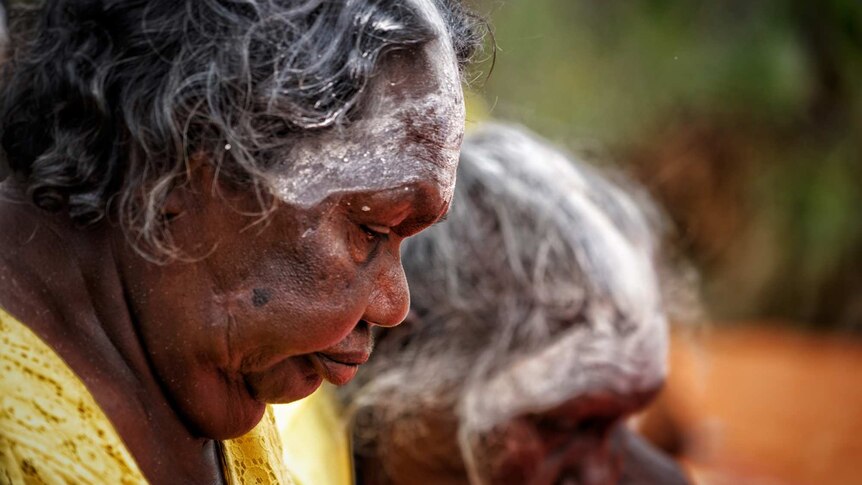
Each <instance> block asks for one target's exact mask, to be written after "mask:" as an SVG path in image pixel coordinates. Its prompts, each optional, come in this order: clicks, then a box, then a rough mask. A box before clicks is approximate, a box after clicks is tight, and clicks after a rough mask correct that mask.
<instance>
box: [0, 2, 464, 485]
mask: <svg viewBox="0 0 862 485" xmlns="http://www.w3.org/2000/svg"><path fill="white" fill-rule="evenodd" d="M30 3H33V2H30ZM10 26H11V27H10V32H11V44H10V47H11V51H10V55H9V60H8V61H7V62H6V64H5V65H4V74H3V78H2V85H0V90H2V91H0V145H2V150H3V152H4V159H5V162H6V163H7V164H8V169H9V173H10V175H9V177H8V179H7V180H6V181H5V182H4V183H3V184H2V186H0V190H2V201H0V227H2V228H3V229H2V231H0V308H2V311H0V483H10V482H11V483H142V482H145V481H151V482H154V483H225V482H227V483H278V482H281V483H289V482H290V478H289V475H288V473H287V472H286V471H285V470H284V469H283V467H282V465H281V463H280V461H279V456H280V452H279V451H278V444H277V439H276V438H275V436H274V429H273V427H272V423H271V418H270V417H269V416H270V414H269V413H268V411H267V407H268V404H269V403H278V402H287V401H291V400H296V399H299V398H302V397H304V396H306V395H308V394H309V393H311V392H312V391H314V390H315V389H316V388H317V387H318V386H319V385H320V383H321V381H322V380H324V379H325V380H327V381H330V382H332V383H334V384H343V383H345V382H347V381H349V380H350V379H351V378H352V377H353V376H354V374H355V373H356V371H357V367H358V366H359V365H360V364H362V363H363V362H365V360H366V359H367V358H368V356H369V352H370V346H371V341H370V330H371V328H372V327H373V326H376V325H379V326H393V325H396V324H398V323H399V322H400V321H401V320H402V318H403V317H404V315H405V314H406V312H407V307H408V293H407V287H406V283H405V278H404V274H403V271H402V268H401V263H400V257H399V247H400V245H401V243H402V241H403V240H404V239H405V238H407V237H409V236H411V235H413V234H415V233H417V232H419V231H421V230H423V229H424V228H426V227H428V226H429V225H431V224H432V223H434V222H435V221H436V220H438V219H439V218H440V217H441V216H442V215H443V214H444V213H445V212H446V211H447V208H448V206H449V202H450V200H451V198H452V192H453V184H454V179H455V167H456V164H457V156H458V150H459V145H460V142H461V138H462V132H463V123H464V109H463V102H462V93H461V88H460V78H459V65H461V64H462V63H463V61H464V60H465V59H466V58H467V57H468V56H469V54H470V50H471V48H472V46H473V43H474V42H475V36H474V35H473V29H472V26H471V23H470V19H469V17H468V16H467V15H466V14H465V12H464V11H463V10H462V9H461V8H460V7H459V6H458V4H457V3H455V2H454V1H446V0H433V1H432V0H352V1H344V2H341V1H338V2H332V1H320V0H181V1H176V0H172V1H167V0H135V1H117V0H48V1H46V2H44V5H42V6H41V7H37V8H36V7H26V8H25V7H23V6H18V7H16V6H15V3H14V2H13V3H12V5H11V6H10Z"/></svg>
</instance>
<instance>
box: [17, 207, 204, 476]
mask: <svg viewBox="0 0 862 485" xmlns="http://www.w3.org/2000/svg"><path fill="white" fill-rule="evenodd" d="M0 227H7V228H13V230H11V231H4V233H3V234H2V235H0V276H3V277H5V281H11V282H12V284H11V285H2V286H0V307H2V308H3V309H5V310H6V311H7V312H9V313H10V314H12V315H13V316H15V317H16V318H18V319H19V320H20V321H21V322H22V323H24V324H25V325H26V326H28V327H29V328H30V329H31V330H33V331H34V332H35V333H36V334H37V335H39V336H40V337H41V338H42V339H43V340H44V341H45V342H46V343H47V344H48V346H49V347H51V348H52V349H53V350H54V351H55V352H57V354H58V355H60V357H61V358H63V360H64V361H65V362H66V363H67V364H68V365H69V367H70V368H71V369H72V370H73V371H74V372H75V374H77V375H78V377H80V378H81V380H82V381H83V383H84V384H85V386H86V387H87V389H88V390H89V391H90V393H91V394H92V395H93V397H94V398H95V400H96V402H97V403H98V404H99V406H100V407H101V408H102V410H103V411H104V412H105V415H106V416H107V417H108V418H109V419H110V420H111V422H112V424H113V425H114V427H115V428H116V430H117V432H118V433H119V434H120V436H121V438H122V439H123V441H124V442H125V443H126V445H127V446H128V448H129V450H130V451H131V453H132V455H133V456H134V457H135V459H136V461H137V462H138V465H139V466H140V467H141V469H142V471H143V472H144V473H145V475H147V476H148V478H150V479H152V480H154V481H155V482H161V481H163V480H161V478H165V477H166V476H168V477H173V478H176V477H177V476H178V475H179V476H182V475H184V474H186V473H187V474H188V475H189V476H194V477H195V478H196V479H200V478H201V477H202V476H208V475H206V474H205V473H206V472H210V473H212V471H213V470H215V471H216V473H217V472H218V469H219V468H218V463H217V460H215V457H216V455H215V453H214V452H213V451H214V443H213V442H212V441H211V440H206V439H202V438H198V437H195V436H194V435H193V433H192V432H191V431H190V430H189V429H188V427H187V426H186V425H185V423H184V422H183V421H182V419H180V417H179V416H178V414H177V413H176V412H175V411H174V409H173V408H172V407H171V405H170V399H169V398H168V396H167V395H166V394H165V393H164V391H163V388H162V386H161V384H160V382H159V381H158V380H157V379H156V377H155V374H154V373H153V372H152V369H151V367H150V364H149V359H148V357H147V355H148V354H147V352H146V349H145V347H144V345H143V343H142V341H141V339H140V336H139V334H138V332H137V327H136V324H135V323H134V320H133V319H132V317H131V313H130V311H129V307H128V304H127V300H126V297H125V291H124V283H123V280H122V276H121V272H120V271H119V267H120V262H121V261H120V260H121V255H122V254H123V252H122V249H121V247H120V245H124V244H125V241H124V240H123V239H122V236H121V235H120V234H119V233H118V231H117V229H116V228H113V227H111V225H110V224H109V223H107V222H106V223H102V224H100V225H98V226H96V227H93V228H85V229H81V228H76V227H74V225H73V224H71V222H69V221H68V218H67V217H66V216H64V215H57V216H53V215H50V214H46V213H44V212H43V211H41V210H39V209H36V208H34V207H33V206H32V205H30V204H19V203H14V202H8V201H0ZM213 465H214V466H213ZM184 471H185V472H186V473H183V472H184Z"/></svg>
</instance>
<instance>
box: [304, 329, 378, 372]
mask: <svg viewBox="0 0 862 485" xmlns="http://www.w3.org/2000/svg"><path fill="white" fill-rule="evenodd" d="M373 347H374V341H373V339H372V337H371V331H370V329H369V327H368V324H366V323H365V322H360V324H359V325H357V327H356V329H355V330H354V331H353V332H351V333H350V335H348V336H347V337H346V338H345V339H344V340H342V341H341V342H339V343H337V344H336V345H334V346H333V347H330V348H328V349H324V350H322V351H320V352H315V353H313V354H310V355H309V356H308V359H309V361H310V362H311V364H312V365H313V366H314V369H315V370H316V371H317V373H318V374H320V376H321V377H323V378H324V379H326V380H327V381H329V382H330V383H332V384H334V385H336V386H342V385H344V384H347V383H348V382H350V380H351V379H353V377H354V376H356V372H357V371H358V370H359V366H360V365H362V364H364V363H366V362H368V359H369V358H370V357H371V350H372V348H373Z"/></svg>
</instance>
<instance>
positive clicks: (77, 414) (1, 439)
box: [0, 310, 146, 484]
mask: <svg viewBox="0 0 862 485" xmlns="http://www.w3.org/2000/svg"><path fill="white" fill-rule="evenodd" d="M4 475H5V477H8V478H9V479H11V481H12V483H19V482H26V483H50V484H53V483H123V484H127V483H129V484H131V483H146V481H145V480H144V478H143V475H142V474H141V472H140V471H139V470H138V468H137V465H136V464H135V462H134V460H133V458H132V457H131V455H130V454H129V452H128V450H127V449H126V448H125V446H124V445H123V443H122V440H121V439H120V438H119V435H118V434H117V432H116V430H114V428H113V426H112V425H111V423H110V421H109V420H108V419H107V417H106V416H105V415H104V413H103V412H102V410H101V409H100V408H99V407H98V405H97V404H96V401H95V399H94V398H93V397H92V395H91V394H90V393H89V392H88V391H87V389H86V387H85V386H84V384H83V383H82V382H81V381H80V379H78V377H77V376H76V375H75V374H74V373H73V372H72V370H71V369H69V367H68V366H66V364H65V363H64V362H63V360H62V359H60V357H59V356H58V355H57V354H56V353H54V352H53V351H52V350H51V349H50V348H49V347H48V346H47V345H46V344H45V343H44V342H42V340H41V339H39V337H38V336H36V335H35V334H34V333H33V332H32V331H30V330H29V329H28V328H27V327H26V326H24V325H23V324H21V323H20V322H18V321H17V320H15V319H14V318H12V317H11V316H9V315H8V314H6V313H5V312H4V311H3V310H0V476H4ZM5 477H4V478H5Z"/></svg>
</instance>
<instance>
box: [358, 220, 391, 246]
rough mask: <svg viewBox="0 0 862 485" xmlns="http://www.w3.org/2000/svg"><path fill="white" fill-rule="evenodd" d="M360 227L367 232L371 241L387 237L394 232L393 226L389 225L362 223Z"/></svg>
mask: <svg viewBox="0 0 862 485" xmlns="http://www.w3.org/2000/svg"><path fill="white" fill-rule="evenodd" d="M359 228H360V229H362V232H364V233H365V235H366V237H367V238H368V241H369V242H370V241H377V240H381V239H386V238H387V237H388V236H389V234H390V233H391V232H392V229H391V228H389V227H387V226H378V225H376V224H360V225H359Z"/></svg>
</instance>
